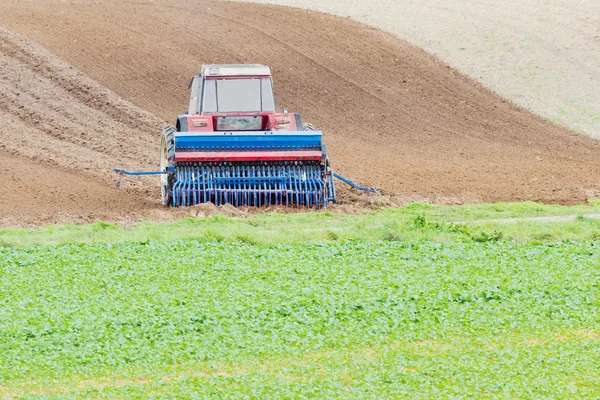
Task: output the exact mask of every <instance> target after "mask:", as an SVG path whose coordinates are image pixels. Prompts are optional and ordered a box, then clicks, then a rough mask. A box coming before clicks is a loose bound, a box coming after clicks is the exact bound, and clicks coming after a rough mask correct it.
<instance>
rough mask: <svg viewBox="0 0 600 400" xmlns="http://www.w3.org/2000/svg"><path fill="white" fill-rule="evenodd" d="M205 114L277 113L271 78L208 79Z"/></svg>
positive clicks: (205, 87) (205, 86) (204, 105)
mask: <svg viewBox="0 0 600 400" xmlns="http://www.w3.org/2000/svg"><path fill="white" fill-rule="evenodd" d="M203 97H204V100H203V107H202V111H203V112H260V111H275V104H274V102H273V91H272V87H271V79H270V78H249V79H218V80H217V79H208V80H206V81H205V84H204V96H203Z"/></svg>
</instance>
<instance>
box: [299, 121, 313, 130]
mask: <svg viewBox="0 0 600 400" xmlns="http://www.w3.org/2000/svg"><path fill="white" fill-rule="evenodd" d="M302 128H303V129H304V130H305V131H314V130H315V127H314V126H313V125H312V124H309V123H308V122H305V123H303V124H302Z"/></svg>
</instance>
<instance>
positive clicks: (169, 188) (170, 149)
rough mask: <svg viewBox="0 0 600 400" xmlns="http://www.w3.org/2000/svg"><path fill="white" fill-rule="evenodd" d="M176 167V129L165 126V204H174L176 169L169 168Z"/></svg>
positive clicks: (162, 163) (162, 187) (162, 189)
mask: <svg viewBox="0 0 600 400" xmlns="http://www.w3.org/2000/svg"><path fill="white" fill-rule="evenodd" d="M172 167H175V129H173V127H172V126H168V125H167V126H165V127H164V128H163V134H162V137H161V140H160V170H161V171H162V172H163V174H162V175H161V176H160V194H161V202H162V204H163V205H164V206H166V207H169V206H171V205H173V183H174V182H175V171H173V170H169V168H172Z"/></svg>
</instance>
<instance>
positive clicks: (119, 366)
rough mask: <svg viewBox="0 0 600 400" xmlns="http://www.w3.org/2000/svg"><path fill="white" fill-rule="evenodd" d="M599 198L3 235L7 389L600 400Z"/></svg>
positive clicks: (29, 393)
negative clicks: (570, 203)
mask: <svg viewBox="0 0 600 400" xmlns="http://www.w3.org/2000/svg"><path fill="white" fill-rule="evenodd" d="M486 207H489V208H486ZM493 207H496V208H495V209H494V208H493ZM594 207H596V206H594ZM594 207H590V208H581V209H580V208H577V207H575V208H555V207H551V206H541V205H535V204H526V205H503V206H472V207H463V208H461V207H429V206H423V205H413V206H409V207H406V208H403V209H399V210H386V211H383V212H375V213H368V214H365V215H357V216H340V215H333V214H328V213H315V214H292V215H274V214H267V215H261V216H257V217H253V218H248V219H231V218H225V217H220V216H217V217H212V218H206V219H198V220H192V219H188V220H184V221H179V222H175V223H170V224H150V223H145V224H141V225H138V226H136V227H131V228H122V227H119V226H115V225H111V224H106V223H97V224H93V225H89V226H64V227H46V228H41V229H38V230H15V229H7V230H2V231H0V243H2V245H0V288H1V290H0V397H6V398H11V397H18V396H24V397H27V398H29V397H36V396H40V397H43V398H53V397H58V398H98V397H100V398H113V397H122V398H136V397H138V398H141V397H161V396H163V397H166V398H171V397H183V398H196V397H200V398H213V397H216V398H305V397H306V398H376V399H380V398H432V399H437V398H473V397H489V398H508V397H514V398H532V399H539V398H576V397H589V398H597V397H599V396H600V340H599V339H598V333H600V243H598V242H597V241H596V239H597V238H598V237H600V236H599V235H598V232H600V221H596V220H593V219H590V218H584V217H579V218H575V219H573V220H571V221H559V222H548V221H522V222H516V223H511V224H509V223H503V222H494V221H490V219H494V218H496V217H502V218H505V217H514V216H517V217H523V216H527V217H529V216H540V215H560V214H578V213H581V212H583V211H587V210H592V211H594V210H595V208H594ZM536 209H537V210H538V211H535V210H536ZM483 219H485V220H486V221H482V220H483ZM285 231H288V232H289V233H290V234H289V235H287V236H278V235H281V234H282V232H285ZM273 232H275V233H276V234H274V233H273Z"/></svg>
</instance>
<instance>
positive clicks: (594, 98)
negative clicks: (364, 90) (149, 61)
mask: <svg viewBox="0 0 600 400" xmlns="http://www.w3.org/2000/svg"><path fill="white" fill-rule="evenodd" d="M253 1H254V2H257V3H271V4H283V5H290V6H295V7H303V8H310V9H313V10H319V11H324V12H327V13H331V14H334V15H339V16H343V17H351V18H353V19H355V20H357V21H361V22H364V23H366V24H369V25H372V26H375V27H379V28H381V29H384V30H385V31H387V32H390V33H393V34H395V35H397V36H398V37H400V38H402V39H405V40H408V41H409V42H411V43H413V44H415V45H417V46H419V47H422V48H424V49H425V50H427V51H428V52H430V53H432V54H436V55H438V56H440V57H441V58H442V59H443V60H445V61H447V62H448V63H449V64H450V65H452V66H453V67H456V68H458V69H459V70H460V71H462V72H465V73H466V74H468V75H469V76H471V77H472V78H473V79H475V80H477V81H479V82H482V83H484V84H485V85H486V86H487V87H490V88H492V89H493V90H494V91H495V92H497V93H499V94H501V95H503V96H506V97H507V98H509V99H511V100H512V101H514V102H516V103H517V104H519V105H521V106H523V107H526V108H528V109H530V110H532V111H533V112H535V113H537V114H540V115H543V116H545V117H546V118H548V119H550V120H552V121H556V122H558V123H561V124H563V125H565V126H568V127H570V128H572V129H576V130H578V131H580V132H585V133H587V134H590V135H592V136H595V137H597V138H600V2H598V1H595V0H583V1H572V0H538V1H523V0H450V1H448V0H444V1H441V0H369V1H366V0H336V1H320V0H253Z"/></svg>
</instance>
